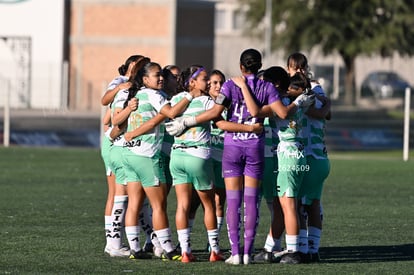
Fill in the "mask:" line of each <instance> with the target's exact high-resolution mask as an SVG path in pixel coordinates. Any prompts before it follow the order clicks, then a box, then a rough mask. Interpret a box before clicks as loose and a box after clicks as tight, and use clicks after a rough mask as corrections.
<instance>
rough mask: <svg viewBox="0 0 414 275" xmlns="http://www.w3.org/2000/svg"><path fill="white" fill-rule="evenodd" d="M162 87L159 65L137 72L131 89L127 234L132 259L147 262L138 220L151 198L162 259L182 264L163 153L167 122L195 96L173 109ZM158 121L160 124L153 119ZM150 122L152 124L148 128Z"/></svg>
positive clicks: (126, 157) (126, 163)
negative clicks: (169, 207)
mask: <svg viewBox="0 0 414 275" xmlns="http://www.w3.org/2000/svg"><path fill="white" fill-rule="evenodd" d="M162 86H163V77H162V70H161V66H160V65H159V64H158V63H155V62H149V63H147V64H146V65H145V66H143V68H142V69H140V70H139V71H138V72H137V75H136V77H135V82H134V84H133V85H132V87H131V88H130V89H129V93H130V95H129V98H134V97H135V98H137V99H138V101H139V106H138V109H137V110H136V111H134V112H132V113H131V114H130V115H129V118H128V130H127V131H128V132H130V133H126V134H125V138H126V140H127V141H128V142H127V143H126V146H127V147H128V150H127V151H126V152H124V154H123V164H124V166H125V174H126V182H127V190H128V197H129V198H128V199H129V202H128V208H127V212H126V217H125V231H126V234H127V238H128V242H129V244H130V247H131V255H133V257H134V258H138V259H139V258H147V256H146V255H145V253H144V252H143V251H141V249H140V245H139V232H140V230H141V229H140V227H139V224H138V220H137V217H138V213H139V210H140V209H141V207H142V203H143V201H144V198H145V197H148V199H149V201H150V205H151V208H152V211H153V214H152V221H153V228H154V233H155V234H156V236H157V237H158V240H159V242H160V243H161V246H162V247H163V249H164V253H163V258H164V259H167V260H181V255H180V254H179V253H177V252H176V251H175V248H174V247H173V246H172V243H171V231H170V228H169V223H168V216H167V212H166V210H167V209H166V207H167V205H166V203H167V186H166V184H165V175H164V171H163V164H162V161H160V153H161V146H162V141H163V136H164V119H165V118H166V117H169V118H174V117H175V116H177V115H178V114H180V113H181V112H183V111H184V110H185V108H186V107H187V105H188V104H189V102H190V101H191V100H192V99H193V96H192V95H191V93H189V94H187V95H186V96H185V97H184V98H183V99H182V100H181V101H180V102H179V103H177V104H176V105H175V106H174V107H171V105H170V104H169V102H168V101H167V98H166V96H165V94H164V93H163V92H162V91H161V89H162ZM155 117H157V119H158V121H156V120H155V119H153V118H155ZM151 119H153V120H151ZM150 121H151V123H146V124H145V122H150ZM144 124H145V127H147V130H146V131H145V134H142V135H138V133H137V131H138V130H139V131H143V127H140V126H141V125H142V126H144ZM133 248H134V249H133ZM135 249H136V250H135Z"/></svg>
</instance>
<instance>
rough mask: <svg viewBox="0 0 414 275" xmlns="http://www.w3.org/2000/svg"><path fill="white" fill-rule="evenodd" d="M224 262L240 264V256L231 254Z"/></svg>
mask: <svg viewBox="0 0 414 275" xmlns="http://www.w3.org/2000/svg"><path fill="white" fill-rule="evenodd" d="M225 263H226V264H232V265H239V264H241V256H240V255H231V256H230V257H229V258H227V260H226V261H225Z"/></svg>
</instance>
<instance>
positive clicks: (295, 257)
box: [280, 252, 302, 264]
mask: <svg viewBox="0 0 414 275" xmlns="http://www.w3.org/2000/svg"><path fill="white" fill-rule="evenodd" d="M280 263H281V264H300V263H302V258H301V256H300V253H299V252H289V253H287V254H285V255H283V256H282V258H281V259H280Z"/></svg>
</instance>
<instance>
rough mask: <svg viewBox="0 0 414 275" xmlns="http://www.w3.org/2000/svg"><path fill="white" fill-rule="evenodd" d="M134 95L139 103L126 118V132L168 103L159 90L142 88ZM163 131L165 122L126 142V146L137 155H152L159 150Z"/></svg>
mask: <svg viewBox="0 0 414 275" xmlns="http://www.w3.org/2000/svg"><path fill="white" fill-rule="evenodd" d="M135 97H136V98H137V99H138V102H139V105H138V109H137V110H135V111H133V112H132V113H131V114H130V116H129V118H128V132H130V131H133V130H134V129H136V128H138V127H139V126H141V125H142V124H144V123H145V122H146V121H148V120H150V119H152V118H153V117H155V116H156V115H157V114H158V113H159V112H160V110H161V109H162V108H163V107H164V106H165V105H166V104H168V101H167V98H166V96H165V94H164V93H163V92H162V91H159V90H153V89H149V88H143V89H141V90H139V91H138V92H137V94H136V95H135ZM164 131H165V124H164V122H162V123H160V124H158V125H157V126H155V127H154V128H153V129H151V130H150V131H149V132H147V133H145V134H143V135H141V136H138V137H136V138H134V139H133V140H131V141H130V142H127V146H128V148H129V150H131V151H132V152H134V153H135V154H137V155H140V156H146V157H152V156H154V155H155V154H159V153H160V152H161V147H162V141H163V139H164Z"/></svg>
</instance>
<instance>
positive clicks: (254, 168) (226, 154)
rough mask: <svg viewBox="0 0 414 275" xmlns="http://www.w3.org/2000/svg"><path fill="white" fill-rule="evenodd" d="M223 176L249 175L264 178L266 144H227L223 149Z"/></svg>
mask: <svg viewBox="0 0 414 275" xmlns="http://www.w3.org/2000/svg"><path fill="white" fill-rule="evenodd" d="M222 163H223V166H222V167H223V177H224V178H232V177H240V176H243V175H245V176H249V177H252V178H255V179H259V180H261V179H263V173H264V146H254V147H248V146H235V145H225V146H224V149H223V160H222Z"/></svg>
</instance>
